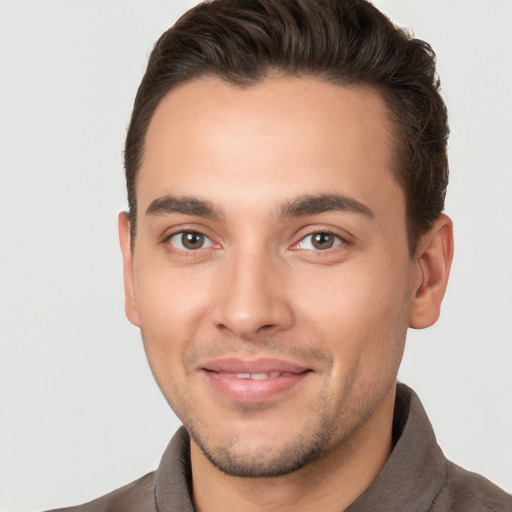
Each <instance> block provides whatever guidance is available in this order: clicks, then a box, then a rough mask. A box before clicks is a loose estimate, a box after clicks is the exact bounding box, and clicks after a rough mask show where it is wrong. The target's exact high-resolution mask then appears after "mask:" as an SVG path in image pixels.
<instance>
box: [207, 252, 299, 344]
mask: <svg viewBox="0 0 512 512" xmlns="http://www.w3.org/2000/svg"><path fill="white" fill-rule="evenodd" d="M284 272H285V269H284V268H283V266H282V264H281V265H280V264H279V262H276V261H272V257H270V256H265V255H252V256H248V257H245V258H237V260H236V261H231V262H226V265H225V268H224V269H223V270H222V272H221V273H220V275H219V276H218V277H219V281H220V283H219V281H217V283H219V290H221V293H219V294H218V295H217V303H216V305H215V308H214V311H213V321H214V322H215V326H216V328H218V329H221V330H225V331H229V332H230V333H231V334H233V335H235V336H236V337H238V338H243V339H253V338H255V337H258V336H262V335H272V334H277V333H279V332H281V331H284V330H286V329H289V328H290V327H291V326H292V325H293V323H294V316H293V310H292V305H291V303H290V300H289V299H290V298H289V297H288V296H287V293H286V284H285V282H286V279H285V278H284Z"/></svg>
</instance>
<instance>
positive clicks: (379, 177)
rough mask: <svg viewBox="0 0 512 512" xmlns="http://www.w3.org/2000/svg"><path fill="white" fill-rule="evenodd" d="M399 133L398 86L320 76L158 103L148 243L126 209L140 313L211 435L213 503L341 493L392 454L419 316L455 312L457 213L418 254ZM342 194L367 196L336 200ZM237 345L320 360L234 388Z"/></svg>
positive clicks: (302, 502)
mask: <svg viewBox="0 0 512 512" xmlns="http://www.w3.org/2000/svg"><path fill="white" fill-rule="evenodd" d="M390 133H391V129H390V124H389V120H388V112H387V109H386V106H385V104H384V102H383V100H382V98H381V97H380V96H379V94H378V93H376V92H375V91H373V90H372V89H369V88H361V87H359V88H346V87H340V86H335V85H331V84H327V83H323V82H321V81H318V80H315V79H312V78H303V79H300V78H293V77H281V78H273V79H269V80H267V81H265V82H263V83H261V84H259V85H257V86H254V87H251V88H249V89H245V90H242V89H239V88H236V87H234V86H232V85H229V84H227V83H225V82H223V81H221V80H215V79H202V80H196V81H193V82H189V83H186V84H184V85H181V86H179V87H178V88H176V89H174V90H173V91H171V92H170V93H169V94H168V95H167V96H166V97H165V98H164V99H163V100H162V102H161V104H160V105H159V106H158V108H157V110H156V112H155V114H154V117H153V119H152V121H151V123H150V126H149V130H148V133H147V138H146V147H145V153H144V158H143V162H142V166H141V170H140V175H139V177H138V182H137V201H138V205H139V206H138V208H139V209H138V211H139V217H138V219H137V238H136V240H135V244H134V247H133V250H132V248H131V246H130V225H129V221H128V217H127V215H126V214H124V213H122V214H120V216H119V231H120V239H121V247H122V251H123V259H124V270H125V288H126V312H127V315H128V318H129V319H130V321H131V322H132V323H133V324H135V325H137V326H139V327H140V328H141V331H142V336H143V341H144V346H145V350H146V353H147V356H148V360H149V364H150V366H151V369H152V371H153V374H154V376H155V378H156V380H157V382H158V384H159V386H160V388H161V390H162V392H163V394H164V395H165V397H166V399H167V400H168V402H169V403H170V404H171V406H172V407H173V409H174V411H175V412H176V414H177V415H178V416H179V418H180V419H181V420H182V422H183V424H184V425H185V426H186V428H187V429H188V430H189V432H190V433H191V435H192V438H193V441H192V443H191V460H192V476H193V482H194V484H193V498H194V502H195V506H196V508H197V510H198V511H200V512H212V511H216V510H223V511H224V512H225V511H230V510H233V511H234V510H246V511H251V510H258V511H261V510H280V511H283V510H284V511H286V510H294V511H297V510H324V511H326V512H328V511H329V510H341V509H342V508H345V507H346V506H348V505H349V504H350V503H352V502H353V501H354V500H355V499H356V498H357V497H358V496H359V495H360V494H361V493H362V492H363V491H364V490H365V489H366V488H367V487H368V486H369V485H370V483H371V482H372V481H373V480H374V479H375V477H376V476H377V474H378V472H379V471H380V469H382V467H383V465H384V464H385V462H386V460H387V458H388V456H389V453H390V451H391V448H392V447H391V424H392V415H393V405H394V395H395V382H396V375H397V372H398V367H399V364H400V360H401V357H402V353H403V349H404V344H405V337H406V331H407V328H408V327H409V326H410V327H415V328H423V327H427V326H428V325H431V324H432V323H434V322H435V321H436V319H437V317H438V315H439V308H440V304H441V300H442V298H443V295H444V291H445V288H446V284H447V279H448V274H449V270H450V264H451V259H452V254H453V243H452V225H451V221H450V220H449V218H448V217H446V216H444V215H443V216H441V217H440V218H439V219H438V220H437V221H436V222H435V224H434V226H433V227H432V230H431V231H430V232H429V233H427V234H426V235H425V236H424V237H423V238H422V239H421V240H420V243H419V246H418V250H417V252H416V254H415V255H414V257H411V256H410V254H409V247H408V243H407V234H406V222H405V198H404V194H403V191H402V189H401V188H400V186H399V185H398V183H397V181H396V180H395V178H394V176H393V172H392V169H391V167H390V166H391V161H392V158H391V156H392V150H393V148H392V141H391V138H390ZM168 196H172V197H173V198H174V199H173V200H172V201H171V200H169V198H168ZM312 196H313V197H315V198H316V199H317V201H316V203H315V205H316V206H315V207H314V208H309V210H308V211H306V212H304V211H303V212H302V214H300V215H299V214H298V212H297V211H294V208H293V206H292V207H290V205H294V204H296V203H297V202H298V201H302V202H303V203H304V198H305V197H306V198H311V197H312ZM326 196H329V197H332V196H335V197H337V198H339V196H342V197H343V198H345V200H346V199H347V198H348V200H349V201H348V203H347V201H345V203H343V205H342V206H343V207H342V208H341V209H340V204H338V203H337V205H336V208H334V209H330V207H325V206H324V207H323V208H319V207H318V204H322V201H323V202H324V203H326V202H328V201H327V200H326V199H325V198H326ZM175 198H195V199H197V201H196V202H193V201H192V202H191V201H189V202H188V203H186V204H184V203H183V201H182V202H181V203H180V207H179V208H178V209H179V210H181V211H171V210H175V209H176V208H175V206H176V204H177V203H176V200H175ZM198 201H201V203H198ZM197 204H200V205H203V206H204V205H205V204H206V205H207V206H208V207H211V209H212V210H213V213H215V216H211V215H205V214H204V213H205V212H204V211H203V210H200V209H198V208H197ZM347 204H348V207H347ZM162 205H163V206H162ZM169 205H172V208H171V207H169ZM191 205H192V206H191ZM354 205H356V206H358V207H357V208H354ZM150 206H152V208H150ZM287 206H288V208H286V207H287ZM309 206H310V207H311V201H310V203H309ZM148 208H150V211H149V212H148ZM295 210H297V209H295ZM321 210H325V211H321ZM210 213H212V212H210ZM183 232H189V233H190V232H195V233H200V234H202V235H204V236H205V238H204V244H203V245H202V246H201V241H200V240H199V243H198V244H196V246H193V247H198V248H193V249H187V248H186V247H185V246H184V245H182V242H183V238H182V234H183ZM315 233H327V235H324V237H327V238H324V241H325V240H327V241H328V243H327V244H324V245H322V244H320V246H318V245H317V246H315V245H314V244H313V243H312V242H313V241H314V240H313V238H312V234H315ZM197 240H198V239H197V238H195V239H193V241H194V242H197ZM330 242H332V246H331V247H328V245H329V243H330ZM227 356H236V357H239V358H244V359H246V360H254V359H258V358H263V357H264V358H278V359H280V360H285V361H288V362H292V363H294V364H297V365H299V366H300V367H304V368H307V369H308V371H307V373H306V374H305V377H304V378H301V379H298V381H297V383H295V384H294V385H293V386H291V387H290V388H289V389H286V390H285V391H284V392H281V393H277V394H275V395H272V396H271V398H269V399H266V400H259V401H256V402H255V403H250V401H246V402H244V401H243V400H242V401H240V400H233V399H232V398H230V397H226V396H225V395H224V394H223V393H221V392H219V391H218V390H217V389H215V388H214V387H213V386H212V385H211V380H210V379H209V376H210V375H211V373H208V372H205V371H204V365H205V361H210V360H212V358H213V359H215V358H219V357H227ZM308 457H309V459H308ZM212 462H213V464H212ZM244 471H245V472H246V474H253V475H260V477H247V476H246V477H245V478H243V477H241V476H236V475H241V474H243V472H244ZM269 475H274V476H269ZM276 475H280V476H276Z"/></svg>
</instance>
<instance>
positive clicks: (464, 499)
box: [432, 461, 512, 512]
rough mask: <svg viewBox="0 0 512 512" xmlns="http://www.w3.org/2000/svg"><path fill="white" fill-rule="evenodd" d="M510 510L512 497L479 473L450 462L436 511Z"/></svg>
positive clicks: (504, 511) (435, 503)
mask: <svg viewBox="0 0 512 512" xmlns="http://www.w3.org/2000/svg"><path fill="white" fill-rule="evenodd" d="M444 510H449V511H452V512H477V511H478V512H485V511H489V512H490V511H493V512H510V511H512V496H511V495H510V494H508V493H506V492H505V491H504V490H502V489H500V488H499V487H497V486H496V485H494V484H493V483H492V482H490V481H489V480H487V478H484V477H483V476H481V475H478V474H477V473H472V472H470V471H466V470H465V469H462V468H461V467H459V466H457V465H456V464H454V463H452V462H449V461H447V467H446V481H445V484H444V486H443V487H442V489H441V491H440V492H439V494H438V496H437V498H436V500H435V502H434V504H433V507H432V512H437V511H439V512H441V511H444Z"/></svg>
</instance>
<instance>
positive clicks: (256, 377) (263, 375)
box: [251, 373, 268, 380]
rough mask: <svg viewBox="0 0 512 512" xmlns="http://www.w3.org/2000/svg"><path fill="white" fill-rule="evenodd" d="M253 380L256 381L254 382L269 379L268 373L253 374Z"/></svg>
mask: <svg viewBox="0 0 512 512" xmlns="http://www.w3.org/2000/svg"><path fill="white" fill-rule="evenodd" d="M251 379H254V380H265V379H268V373H251Z"/></svg>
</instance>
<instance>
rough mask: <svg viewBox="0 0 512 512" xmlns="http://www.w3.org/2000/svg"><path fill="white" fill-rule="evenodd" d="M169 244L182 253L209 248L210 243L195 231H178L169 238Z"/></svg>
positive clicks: (205, 237)
mask: <svg viewBox="0 0 512 512" xmlns="http://www.w3.org/2000/svg"><path fill="white" fill-rule="evenodd" d="M169 244H171V245H172V246H173V247H176V248H177V249H181V250H182V251H197V250H198V249H203V248H205V247H211V246H212V245H213V244H212V241H211V240H210V239H209V238H208V237H207V236H205V235H203V234H202V233H198V232H197V231H180V232H179V233H175V234H174V235H172V236H171V237H170V238H169Z"/></svg>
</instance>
